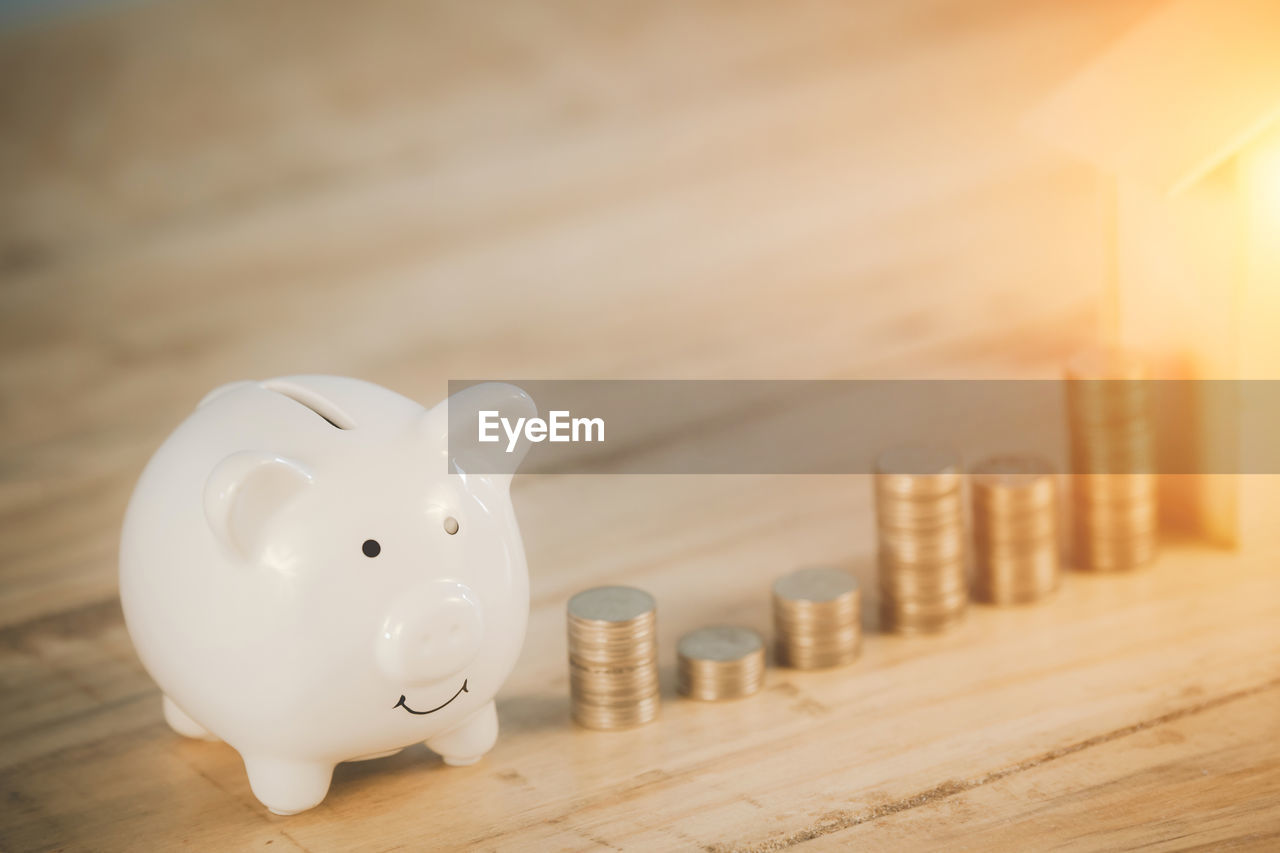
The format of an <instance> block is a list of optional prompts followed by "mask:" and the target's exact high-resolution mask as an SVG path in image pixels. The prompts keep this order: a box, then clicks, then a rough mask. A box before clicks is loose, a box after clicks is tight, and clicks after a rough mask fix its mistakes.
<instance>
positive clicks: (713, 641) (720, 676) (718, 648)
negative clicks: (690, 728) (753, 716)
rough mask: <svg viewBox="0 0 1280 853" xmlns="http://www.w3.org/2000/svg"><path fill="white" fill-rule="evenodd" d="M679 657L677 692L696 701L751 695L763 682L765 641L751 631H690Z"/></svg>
mask: <svg viewBox="0 0 1280 853" xmlns="http://www.w3.org/2000/svg"><path fill="white" fill-rule="evenodd" d="M676 654H677V660H676V690H677V691H679V692H680V693H681V694H683V695H685V696H689V697H691V698H693V699H706V700H717V699H737V698H740V697H742V696H750V695H751V694H752V693H755V692H756V691H757V690H759V689H760V685H761V684H762V683H763V681H764V641H763V640H761V639H760V635H759V634H757V633H756V632H755V631H752V630H751V629H750V628H738V627H734V626H716V627H712V628H699V629H698V630H696V631H690V632H689V633H688V634H685V635H684V636H683V637H681V638H680V642H679V643H678V644H677V646H676Z"/></svg>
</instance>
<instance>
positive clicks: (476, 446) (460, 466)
mask: <svg viewBox="0 0 1280 853" xmlns="http://www.w3.org/2000/svg"><path fill="white" fill-rule="evenodd" d="M481 413H485V415H484V416H485V418H486V420H488V421H491V422H493V423H494V424H495V426H494V428H493V429H491V430H489V433H490V435H496V436H497V437H498V440H496V441H487V442H482V441H480V437H479V428H480V419H481ZM494 413H496V414H494ZM442 415H443V416H442ZM537 415H538V407H537V406H536V405H534V402H533V398H532V397H530V396H529V395H528V394H527V393H525V391H524V389H522V388H518V387H516V386H515V385H508V384H506V383H504V382H484V383H481V384H480V385H472V386H471V387H470V388H466V389H464V390H462V391H459V392H458V393H456V394H454V395H453V396H451V397H449V398H448V399H447V400H445V401H444V402H442V403H440V404H439V405H438V406H436V407H435V408H434V409H432V410H431V411H430V412H428V413H427V422H428V424H430V425H431V426H430V429H431V431H432V432H433V433H435V435H434V436H433V439H434V440H437V441H442V442H444V445H445V447H446V448H447V453H448V457H449V470H450V471H451V472H453V473H457V474H467V475H475V476H479V477H484V478H486V479H488V480H491V481H492V482H494V483H497V484H500V485H503V486H504V487H507V486H510V485H511V475H512V474H514V473H515V471H516V468H518V467H520V463H521V462H522V461H523V460H524V457H525V455H526V454H528V452H529V441H528V439H526V438H524V437H523V435H521V437H520V439H519V440H518V441H517V442H516V443H515V445H514V447H512V448H511V450H510V451H508V449H507V448H508V447H509V446H510V440H509V438H508V436H507V435H506V434H505V433H504V432H503V430H502V428H501V427H500V426H496V424H497V423H500V420H499V419H505V420H506V422H507V423H508V424H511V425H512V428H513V429H514V425H515V424H517V423H521V422H522V420H521V419H524V420H528V419H529V418H533V417H537ZM442 426H443V427H444V429H443V430H441V427H442ZM441 433H442V434H441Z"/></svg>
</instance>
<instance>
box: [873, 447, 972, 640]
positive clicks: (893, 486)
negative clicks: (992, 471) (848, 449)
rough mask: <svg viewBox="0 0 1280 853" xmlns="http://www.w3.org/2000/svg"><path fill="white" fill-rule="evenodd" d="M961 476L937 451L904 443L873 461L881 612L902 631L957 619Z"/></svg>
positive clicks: (961, 572)
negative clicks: (904, 445) (878, 543)
mask: <svg viewBox="0 0 1280 853" xmlns="http://www.w3.org/2000/svg"><path fill="white" fill-rule="evenodd" d="M962 486H963V475H962V471H961V467H960V460H959V458H958V456H957V455H956V454H955V453H953V452H951V451H949V450H945V449H942V448H934V447H903V448H897V449H894V450H889V451H886V452H884V453H882V454H880V457H879V458H878V459H877V460H876V478H875V497H876V524H877V529H878V531H879V538H880V548H879V564H880V616H881V621H882V622H883V623H884V625H885V626H886V627H888V628H889V629H890V630H893V631H896V632H898V633H903V634H915V633H925V632H936V631H943V630H945V629H947V628H949V627H951V626H952V625H954V624H956V623H957V622H959V621H960V620H961V619H963V618H964V613H965V607H966V605H967V604H968V601H969V589H968V584H967V583H966V580H965V526H964V500H963V497H962Z"/></svg>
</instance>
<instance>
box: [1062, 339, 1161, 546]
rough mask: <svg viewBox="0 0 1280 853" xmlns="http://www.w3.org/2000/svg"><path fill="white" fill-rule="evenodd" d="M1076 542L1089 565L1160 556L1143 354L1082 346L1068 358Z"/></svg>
mask: <svg viewBox="0 0 1280 853" xmlns="http://www.w3.org/2000/svg"><path fill="white" fill-rule="evenodd" d="M1066 376H1067V380H1068V382H1067V417H1068V421H1069V424H1068V425H1069V427H1070V434H1071V465H1072V472H1073V473H1074V474H1075V476H1074V477H1073V478H1072V480H1073V483H1072V486H1073V488H1072V528H1073V530H1072V534H1073V535H1072V541H1073V544H1074V547H1075V562H1076V564H1077V565H1078V566H1079V567H1080V568H1082V569H1089V570H1093V571H1123V570H1125V569H1133V568H1137V567H1138V566H1141V565H1144V564H1146V563H1148V562H1150V561H1151V560H1152V559H1154V558H1155V555H1156V542H1157V536H1158V517H1157V499H1156V488H1157V480H1156V474H1155V425H1154V421H1153V417H1152V411H1151V385H1150V383H1149V382H1147V381H1146V378H1147V374H1146V370H1145V366H1144V365H1143V363H1142V362H1141V360H1139V359H1138V358H1137V357H1136V356H1134V355H1133V354H1131V353H1126V352H1123V351H1119V350H1096V351H1090V352H1086V353H1082V354H1080V355H1079V356H1077V357H1076V358H1074V359H1072V361H1071V362H1070V363H1069V364H1068V365H1067V371H1066Z"/></svg>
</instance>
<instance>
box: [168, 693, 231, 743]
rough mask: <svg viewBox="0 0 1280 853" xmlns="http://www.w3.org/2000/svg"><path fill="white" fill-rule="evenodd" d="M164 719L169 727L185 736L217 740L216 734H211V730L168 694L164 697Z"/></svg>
mask: <svg viewBox="0 0 1280 853" xmlns="http://www.w3.org/2000/svg"><path fill="white" fill-rule="evenodd" d="M163 703H164V721H165V722H166V723H168V724H169V728H171V729H173V730H174V731H175V732H177V733H178V734H180V735H182V736H183V737H193V738H199V739H200V740H217V739H218V738H217V737H216V736H214V735H211V734H209V730H208V729H206V728H205V727H204V726H202V725H200V724H199V723H197V722H196V721H195V720H193V719H191V718H190V717H188V716H187V712H186V711H184V710H182V709H181V708H179V707H178V706H177V704H175V703H174V701H173V700H172V699H170V698H169V697H168V696H166V697H164V700H163Z"/></svg>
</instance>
